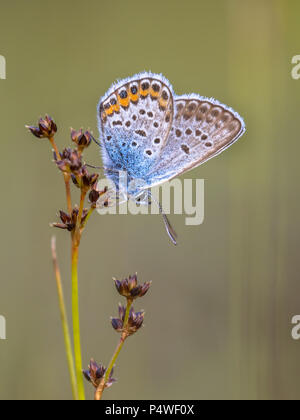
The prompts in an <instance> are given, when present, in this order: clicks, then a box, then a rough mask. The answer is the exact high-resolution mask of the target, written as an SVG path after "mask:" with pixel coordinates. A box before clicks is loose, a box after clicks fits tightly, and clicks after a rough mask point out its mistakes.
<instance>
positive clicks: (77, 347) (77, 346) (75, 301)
mask: <svg viewBox="0 0 300 420" xmlns="http://www.w3.org/2000/svg"><path fill="white" fill-rule="evenodd" d="M78 251H79V249H78V244H74V240H73V242H72V319H73V336H74V355H75V370H76V378H77V389H78V397H79V400H84V399H85V394H84V385H83V375H82V356H81V343H80V320H79V292H78Z"/></svg>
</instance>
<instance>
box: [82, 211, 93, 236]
mask: <svg viewBox="0 0 300 420" xmlns="http://www.w3.org/2000/svg"><path fill="white" fill-rule="evenodd" d="M94 210H95V207H91V208H90V209H89V212H88V214H87V216H86V218H85V219H84V222H83V223H82V225H81V233H82V231H83V229H84V228H85V226H86V224H87V222H88V220H89V218H90V217H91V215H92V214H93V212H94Z"/></svg>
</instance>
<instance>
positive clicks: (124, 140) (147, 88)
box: [98, 73, 174, 181]
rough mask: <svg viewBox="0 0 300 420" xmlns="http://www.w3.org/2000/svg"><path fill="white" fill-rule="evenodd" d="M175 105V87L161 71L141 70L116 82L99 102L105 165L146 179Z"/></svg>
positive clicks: (164, 135)
mask: <svg viewBox="0 0 300 420" xmlns="http://www.w3.org/2000/svg"><path fill="white" fill-rule="evenodd" d="M173 108H174V101H173V90H172V87H171V85H170V84H169V82H168V81H167V80H166V79H165V78H164V77H163V76H161V75H157V74H152V73H141V74H138V75H136V76H133V77H131V78H129V79H125V80H122V81H120V82H119V83H116V84H114V85H113V86H112V87H111V88H110V90H109V91H108V92H107V93H106V95H105V96H104V97H103V98H102V99H101V100H100V102H99V105H98V122H99V131H100V137H101V142H102V146H103V147H102V154H103V162H104V166H105V167H106V168H110V169H115V170H124V171H126V172H127V173H128V175H129V178H141V179H144V180H145V181H147V174H148V173H149V172H150V170H151V168H152V167H153V166H154V165H155V163H156V162H157V161H158V158H159V156H160V154H161V151H162V149H163V148H164V147H165V146H166V143H167V140H168V136H169V133H170V130H171V127H172V123H173ZM106 175H107V176H108V177H110V178H112V176H111V174H110V173H109V171H108V172H107V173H106Z"/></svg>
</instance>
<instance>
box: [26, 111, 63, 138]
mask: <svg viewBox="0 0 300 420" xmlns="http://www.w3.org/2000/svg"><path fill="white" fill-rule="evenodd" d="M26 128H28V130H29V131H30V132H31V133H32V134H33V135H34V136H35V137H38V138H39V139H42V138H48V139H50V138H51V137H53V136H54V134H55V133H56V132H57V126H56V124H55V122H54V121H53V120H52V118H51V117H50V116H49V115H46V117H45V118H40V120H39V123H38V126H37V127H35V126H28V125H27V126H26Z"/></svg>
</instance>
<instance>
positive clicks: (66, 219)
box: [52, 206, 88, 232]
mask: <svg viewBox="0 0 300 420" xmlns="http://www.w3.org/2000/svg"><path fill="white" fill-rule="evenodd" d="M78 213H79V209H78V207H77V206H75V207H74V209H73V211H72V214H71V215H69V214H67V213H65V212H64V211H62V210H60V211H59V216H60V220H61V223H52V226H53V227H56V228H59V229H67V230H68V231H69V232H72V231H73V230H74V229H75V226H76V222H77V217H78ZM87 214H88V209H83V212H82V218H81V224H83V223H84V221H85V219H86V216H87Z"/></svg>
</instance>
